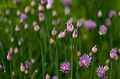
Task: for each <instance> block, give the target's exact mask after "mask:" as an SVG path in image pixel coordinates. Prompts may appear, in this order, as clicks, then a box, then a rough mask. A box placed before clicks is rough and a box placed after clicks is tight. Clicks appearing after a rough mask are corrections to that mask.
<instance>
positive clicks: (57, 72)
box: [55, 45, 59, 77]
mask: <svg viewBox="0 0 120 79" xmlns="http://www.w3.org/2000/svg"><path fill="white" fill-rule="evenodd" d="M55 47H56V74H57V76H58V77H59V70H58V59H59V58H58V48H57V45H55Z"/></svg>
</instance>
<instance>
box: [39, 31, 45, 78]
mask: <svg viewBox="0 0 120 79" xmlns="http://www.w3.org/2000/svg"><path fill="white" fill-rule="evenodd" d="M38 37H39V39H38V40H39V44H40V49H41V55H42V71H43V72H42V73H43V79H44V78H45V71H44V54H43V47H42V43H41V38H40V34H39V33H38Z"/></svg>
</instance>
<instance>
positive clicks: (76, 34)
mask: <svg viewBox="0 0 120 79" xmlns="http://www.w3.org/2000/svg"><path fill="white" fill-rule="evenodd" d="M72 37H73V38H77V37H78V31H77V29H75V30H74V31H73V34H72Z"/></svg>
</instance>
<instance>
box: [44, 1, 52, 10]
mask: <svg viewBox="0 0 120 79" xmlns="http://www.w3.org/2000/svg"><path fill="white" fill-rule="evenodd" d="M52 4H53V0H47V5H46V8H47V9H51V8H52Z"/></svg>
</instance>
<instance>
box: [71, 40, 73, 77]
mask: <svg viewBox="0 0 120 79" xmlns="http://www.w3.org/2000/svg"><path fill="white" fill-rule="evenodd" d="M71 79H73V43H72V39H71Z"/></svg>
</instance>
